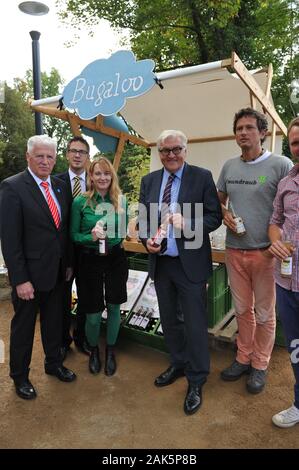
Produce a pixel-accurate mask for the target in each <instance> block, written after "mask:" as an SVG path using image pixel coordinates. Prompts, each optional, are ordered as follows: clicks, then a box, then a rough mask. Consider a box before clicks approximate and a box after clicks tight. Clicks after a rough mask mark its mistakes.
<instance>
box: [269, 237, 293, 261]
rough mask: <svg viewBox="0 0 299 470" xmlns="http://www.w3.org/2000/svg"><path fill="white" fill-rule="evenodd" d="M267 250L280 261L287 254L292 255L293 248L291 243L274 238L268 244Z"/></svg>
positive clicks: (287, 255)
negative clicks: (274, 239) (273, 240)
mask: <svg viewBox="0 0 299 470" xmlns="http://www.w3.org/2000/svg"><path fill="white" fill-rule="evenodd" d="M268 250H269V252H270V253H271V254H272V255H273V256H275V258H277V259H278V260H281V261H282V260H284V259H286V258H288V257H289V256H292V254H293V251H294V250H295V248H294V247H293V245H292V244H291V243H287V242H286V241H282V240H276V241H275V242H273V243H272V244H271V245H270V247H269V249H268Z"/></svg>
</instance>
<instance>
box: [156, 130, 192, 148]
mask: <svg viewBox="0 0 299 470" xmlns="http://www.w3.org/2000/svg"><path fill="white" fill-rule="evenodd" d="M168 137H174V138H176V137H179V138H180V139H181V142H182V145H183V146H184V147H186V146H187V142H188V139H187V137H186V136H185V134H184V133H183V132H182V131H176V130H173V129H171V130H166V131H163V132H162V133H161V134H160V135H159V137H158V139H157V147H158V148H159V147H160V145H161V144H162V143H163V142H164V140H166V139H167V138H168Z"/></svg>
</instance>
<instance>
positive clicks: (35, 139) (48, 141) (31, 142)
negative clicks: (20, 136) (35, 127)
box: [27, 134, 57, 153]
mask: <svg viewBox="0 0 299 470" xmlns="http://www.w3.org/2000/svg"><path fill="white" fill-rule="evenodd" d="M36 145H45V146H46V147H53V148H54V150H55V152H56V150H57V141H56V139H52V137H49V136H48V135H46V134H42V135H34V136H32V137H30V138H29V139H28V142H27V152H28V153H31V152H32V151H33V149H34V147H35V146H36Z"/></svg>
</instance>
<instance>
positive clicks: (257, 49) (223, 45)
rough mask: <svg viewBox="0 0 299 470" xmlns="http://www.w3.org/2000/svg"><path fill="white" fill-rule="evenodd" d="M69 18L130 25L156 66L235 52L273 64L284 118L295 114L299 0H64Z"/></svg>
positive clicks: (251, 61) (140, 49)
mask: <svg viewBox="0 0 299 470" xmlns="http://www.w3.org/2000/svg"><path fill="white" fill-rule="evenodd" d="M58 5H59V7H60V9H61V17H62V18H63V20H64V21H66V22H67V23H73V22H75V23H76V28H77V25H78V23H79V24H81V25H84V26H85V27H86V26H87V27H89V28H91V29H92V27H93V26H94V25H95V24H96V23H97V22H98V21H100V20H101V19H106V20H108V21H109V22H110V24H111V25H112V27H114V28H116V29H118V30H119V29H123V28H127V29H128V30H129V34H130V44H131V48H132V51H133V52H134V53H135V54H136V56H137V57H138V58H139V59H143V58H152V59H154V60H155V62H156V70H166V69H169V68H174V67H179V66H184V65H194V64H201V63H205V62H210V61H214V60H219V59H224V58H227V57H230V55H231V51H232V50H234V51H236V52H237V54H238V55H239V56H240V58H241V59H242V61H243V62H244V63H245V65H246V66H247V67H248V68H251V69H252V68H256V67H261V66H262V67H266V66H268V64H269V63H273V66H274V79H273V96H274V101H275V103H276V104H277V106H278V110H279V112H280V113H281V114H282V117H283V118H284V120H285V122H287V121H288V120H289V119H291V117H293V115H294V111H293V110H292V107H291V105H290V103H289V85H290V82H291V80H292V79H293V78H299V64H298V49H299V34H298V33H299V0H226V1H219V0H151V1H150V2H146V1H145V0H115V1H113V2H111V1H110V0H63V1H59V2H58Z"/></svg>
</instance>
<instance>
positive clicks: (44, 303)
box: [10, 280, 63, 382]
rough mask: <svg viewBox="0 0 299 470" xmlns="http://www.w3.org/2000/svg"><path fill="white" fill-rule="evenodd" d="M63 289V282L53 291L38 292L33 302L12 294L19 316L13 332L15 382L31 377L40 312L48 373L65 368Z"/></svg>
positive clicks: (13, 320) (11, 342) (11, 351)
mask: <svg viewBox="0 0 299 470" xmlns="http://www.w3.org/2000/svg"><path fill="white" fill-rule="evenodd" d="M62 287H63V282H62V280H60V281H59V282H58V283H57V284H56V286H55V287H54V289H52V290H51V291H48V292H36V291H35V293H34V295H35V298H34V299H33V300H22V299H20V298H19V297H18V296H17V292H16V289H15V288H14V289H13V291H12V302H13V306H14V311H15V314H14V317H13V319H12V321H11V331H10V376H11V377H12V378H13V380H14V381H15V382H20V381H22V380H24V379H26V378H27V377H28V374H29V370H30V368H29V366H30V362H31V355H32V347H33V340H34V332H35V323H36V317H37V313H38V311H39V312H40V327H41V338H42V344H43V348H44V352H45V369H47V370H49V371H50V370H55V369H56V368H57V367H58V366H60V365H61V356H60V346H61V332H62Z"/></svg>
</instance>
